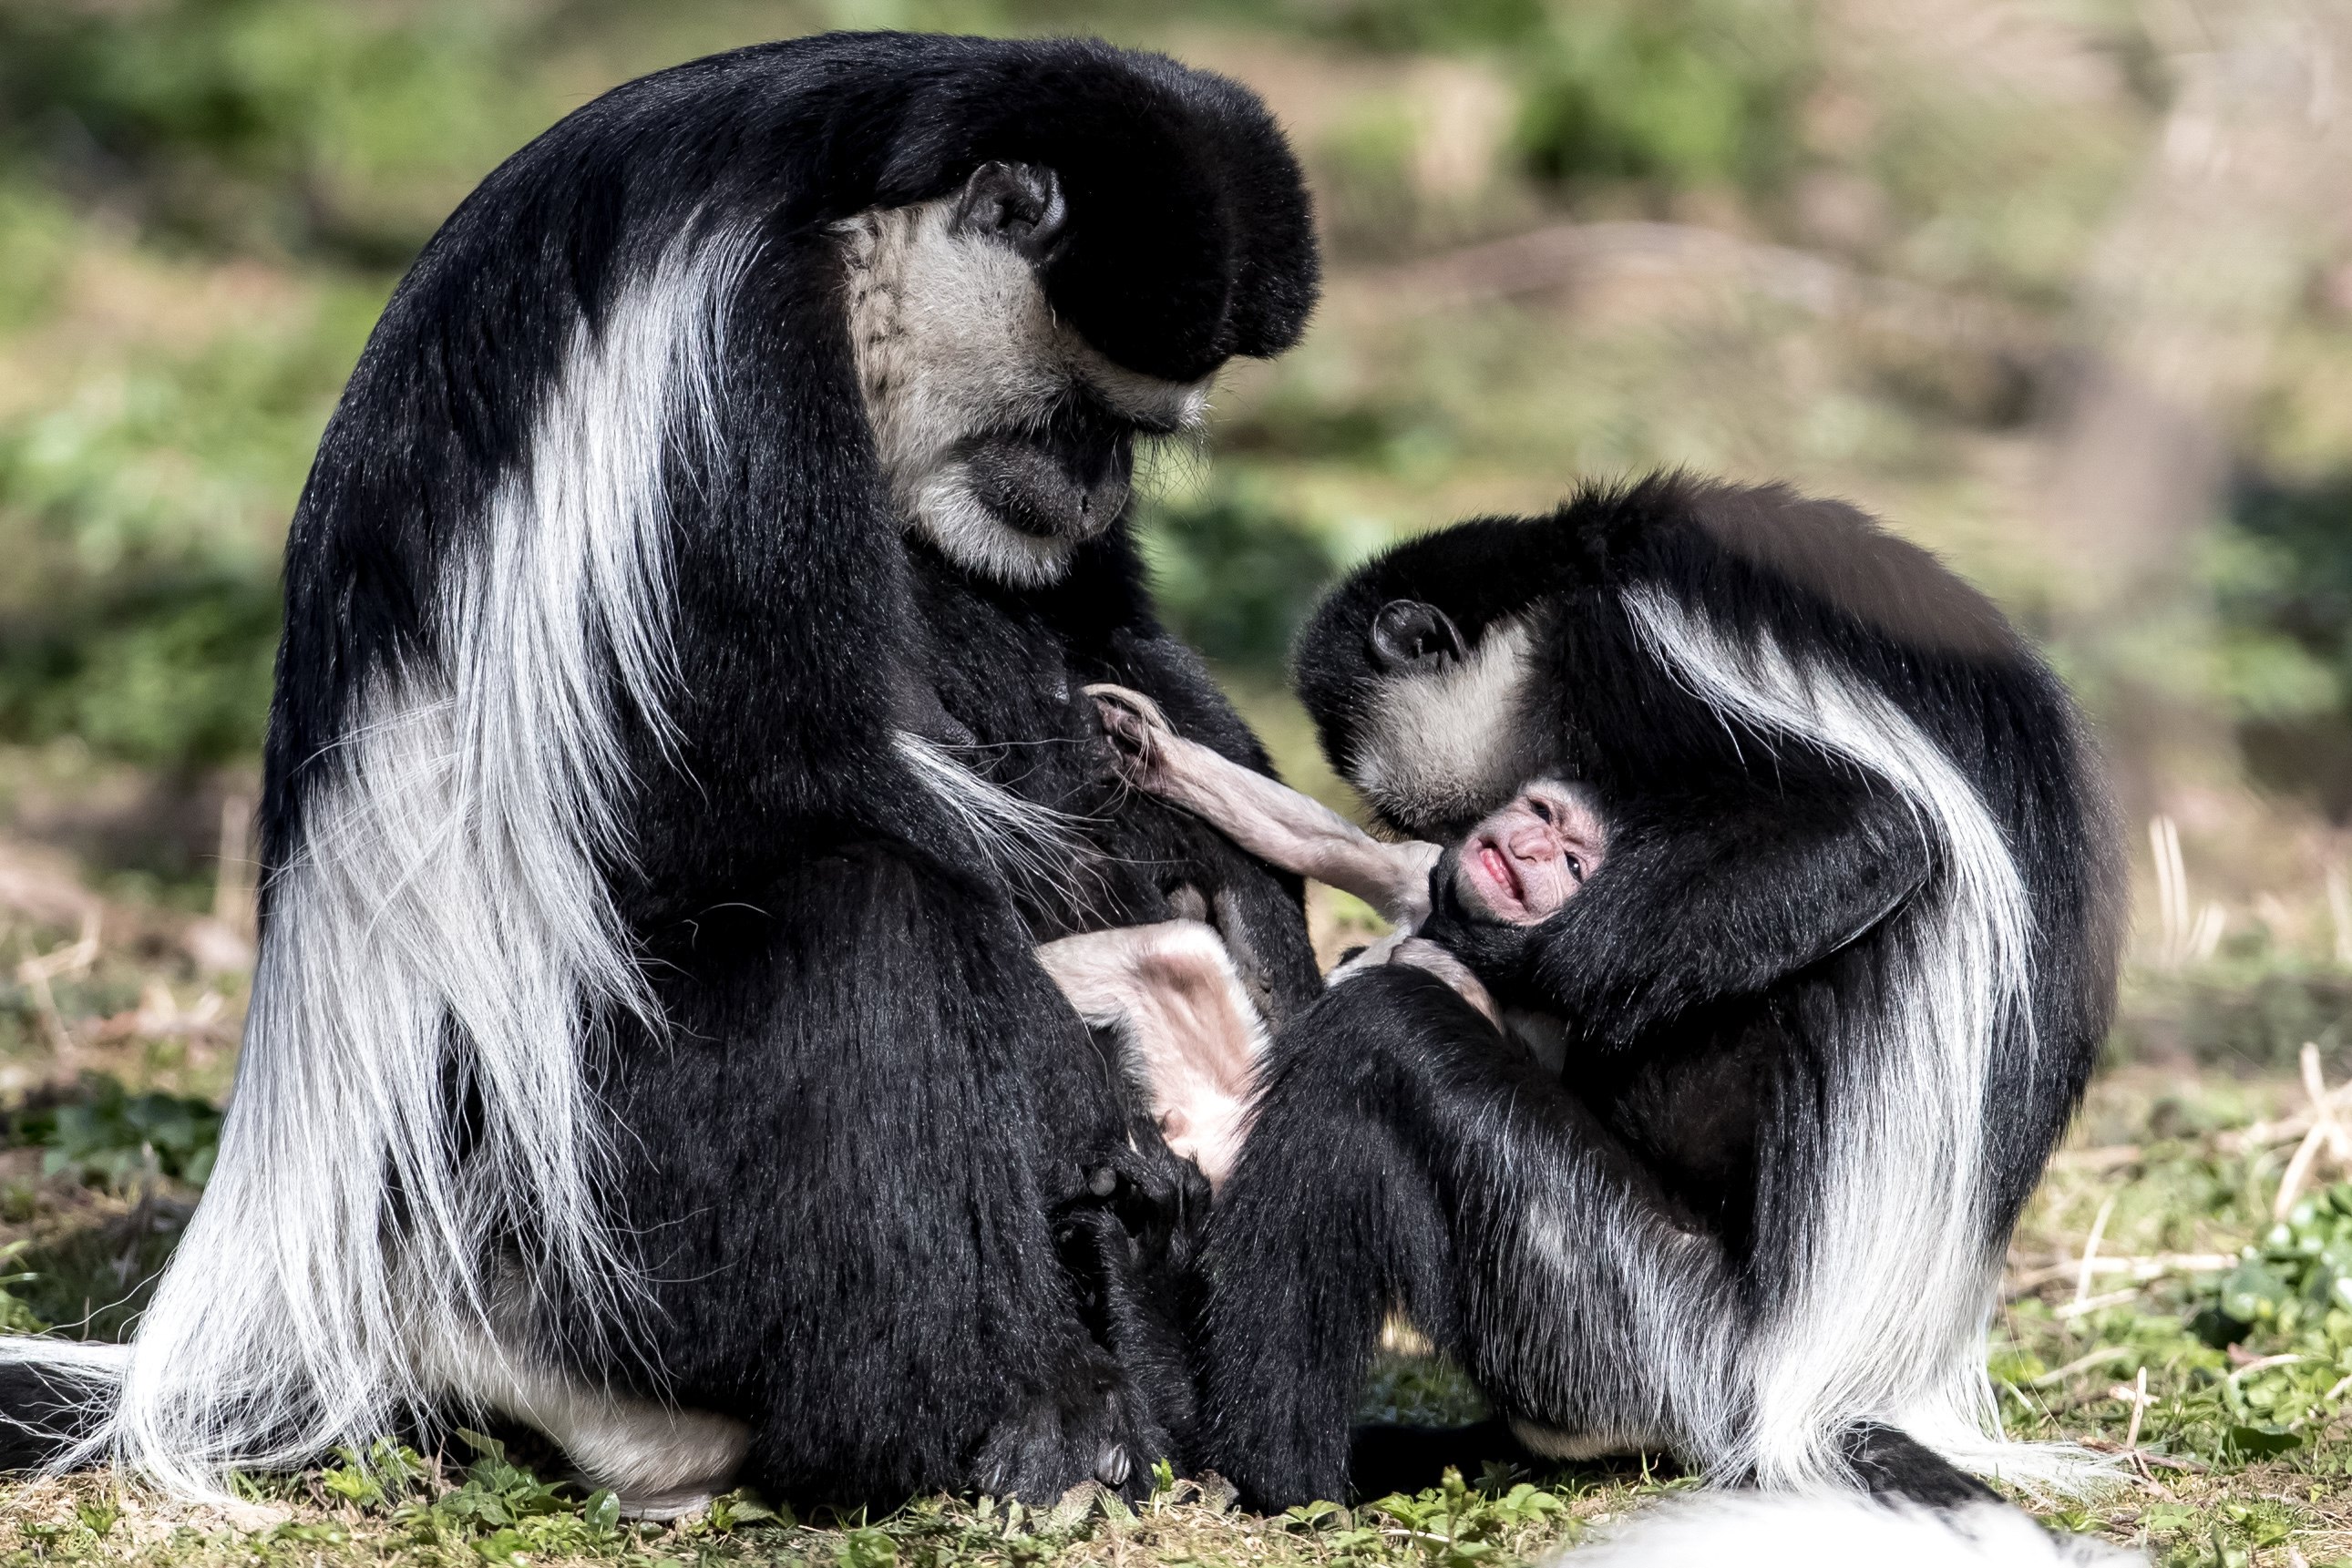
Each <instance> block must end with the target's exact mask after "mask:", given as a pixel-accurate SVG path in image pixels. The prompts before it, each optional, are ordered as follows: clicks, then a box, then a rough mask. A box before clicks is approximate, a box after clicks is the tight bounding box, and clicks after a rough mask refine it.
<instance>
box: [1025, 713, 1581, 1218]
mask: <svg viewBox="0 0 2352 1568" xmlns="http://www.w3.org/2000/svg"><path fill="white" fill-rule="evenodd" d="M1087 695H1090V696H1092V697H1094V699H1095V701H1096V705H1097V713H1098V714H1099V716H1101V719H1102V723H1103V730H1104V733H1105V735H1106V736H1108V737H1109V739H1110V741H1111V744H1112V746H1113V747H1114V748H1115V749H1116V750H1117V752H1118V756H1119V759H1120V770H1121V774H1122V776H1123V777H1124V778H1125V779H1127V781H1128V782H1129V783H1130V784H1133V785H1134V786H1136V787H1137V788H1139V789H1144V790H1146V791H1148V792H1149V793H1150V794H1152V795H1156V796H1158V797H1159V798H1160V799H1161V800H1167V801H1169V802H1171V804H1174V805H1178V806H1181V807H1183V808H1185V809H1186V810H1190V811H1192V813H1193V814H1194V815H1196V816H1198V817H1200V818H1202V820H1203V821H1207V822H1208V823H1209V824H1210V825H1211V826H1213V827H1214V828H1216V829H1217V830H1218V831H1220V832H1223V834H1225V836H1226V837H1228V838H1230V839H1232V840H1233V841H1234V842H1235V843H1236V844H1238V845H1240V846H1241V847H1242V848H1243V849H1245V850H1247V851H1248V852H1250V853H1251V854H1253V855H1255V856H1256V857H1257V858H1258V859H1260V860H1262V861H1264V862H1266V863H1267V864H1269V865H1273V866H1277V867H1279V868H1281V869H1282V870H1284V871H1286V872H1290V873H1293V874H1295V875H1298V876H1305V877H1311V878H1312V879H1314V880H1315V881H1317V882H1320V883H1325V884H1327V885H1328V886H1331V887H1336V888H1338V889H1339V890H1340V891H1341V892H1343V893H1348V894H1354V895H1355V896H1356V897H1358V898H1360V899H1362V900H1363V901H1364V902H1365V903H1366V904H1370V906H1371V907H1372V908H1373V909H1374V910H1376V911H1377V912H1379V914H1380V915H1381V917H1382V918H1383V919H1385V920H1387V921H1389V922H1390V924H1391V925H1393V926H1394V927H1395V929H1394V930H1393V931H1392V932H1391V933H1390V934H1389V935H1388V936H1384V937H1382V938H1381V940H1379V941H1378V942H1375V943H1373V944H1371V945H1370V946H1368V947H1366V948H1364V949H1363V950H1362V951H1360V953H1358V954H1356V955H1354V956H1351V957H1350V959H1349V961H1348V962H1347V963H1346V964H1344V965H1342V966H1341V967H1339V969H1338V970H1337V971H1335V972H1334V974H1333V976H1332V980H1333V982H1334V983H1337V982H1339V981H1341V980H1346V979H1349V978H1351V977H1355V976H1357V975H1360V974H1362V973H1364V972H1365V971H1366V970H1368V969H1370V967H1373V966H1375V965H1377V964H1381V963H1400V964H1410V965H1413V966H1416V967H1421V968H1424V969H1427V970H1429V971H1430V972H1431V973H1433V974H1435V975H1437V976H1439V977H1441V978H1443V979H1444V980H1445V981H1446V983H1447V984H1449V985H1451V986H1453V987H1454V989H1455V990H1457V991H1459V992H1460V993H1461V994H1462V996H1463V997H1464V998H1465V1000H1467V1001H1469V1002H1470V1004H1471V1005H1472V1006H1474V1007H1475V1008H1477V1009H1478V1010H1479V1011H1480V1012H1481V1013H1483V1014H1485V1015H1486V1018H1487V1019H1490V1020H1492V1021H1493V1022H1494V1023H1495V1024H1496V1027H1498V1028H1502V1029H1504V1030H1506V1031H1507V1032H1508V1033H1509V1034H1511V1035H1512V1036H1513V1037H1514V1038H1516V1039H1517V1040H1520V1041H1521V1043H1523V1044H1525V1045H1527V1046H1528V1049H1529V1050H1530V1051H1532V1052H1533V1053H1534V1054H1535V1055H1536V1056H1537V1057H1538V1060H1542V1061H1547V1062H1548V1064H1549V1065H1550V1066H1552V1067H1554V1068H1557V1067H1559V1065H1560V1061H1559V1055H1558V1051H1559V1043H1560V1036H1559V1030H1558V1029H1557V1026H1548V1020H1545V1019H1541V1018H1539V1017H1538V1016H1536V1015H1531V1014H1527V1013H1524V1012H1517V1011H1514V1012H1512V1013H1511V1014H1509V1015H1506V1014H1505V1013H1504V1012H1503V1011H1502V1010H1501V1009H1499V1008H1498V1007H1497V1005H1496V1002H1495V1000H1494V998H1492V997H1491V996H1490V995H1488V994H1487V991H1486V987H1485V986H1483V985H1481V984H1480V983H1479V981H1478V978H1477V977H1476V976H1475V975H1474V974H1472V973H1471V972H1470V971H1469V969H1468V968H1466V967H1464V965H1463V964H1462V963H1461V961H1460V960H1459V959H1456V958H1455V957H1454V956H1452V955H1451V954H1450V953H1448V952H1447V951H1446V950H1445V949H1444V948H1443V947H1440V946H1437V945H1435V944H1434V943H1431V942H1428V941H1424V940H1422V939H1419V938H1417V937H1415V936H1414V935H1413V933H1414V930H1415V929H1416V928H1417V927H1418V926H1419V925H1420V924H1421V923H1422V922H1423V920H1425V919H1427V918H1428V916H1429V911H1430V894H1429V889H1430V885H1431V881H1432V878H1433V877H1436V878H1439V879H1443V880H1444V881H1445V882H1446V883H1448V884H1449V885H1450V886H1451V887H1452V888H1453V889H1454V897H1455V898H1457V899H1459V900H1461V901H1462V902H1463V903H1464V904H1466V905H1473V906H1475V907H1477V908H1480V909H1482V910H1484V911H1486V913H1487V914H1488V915H1491V916H1492V917H1493V918H1496V919H1498V920H1504V921H1508V922H1511V923H1514V924H1517V925H1536V924H1538V923H1540V922H1542V921H1543V920H1545V919H1548V918H1549V916H1550V915H1552V914H1553V913H1554V912H1555V911H1557V910H1558V909H1559V906H1560V905H1561V904H1564V903H1566V902H1567V901H1568V900H1569V899H1570V898H1571V897H1573V896H1575V894H1576V892H1577V890H1578V889H1579V888H1580V887H1582V886H1583V884H1584V882H1585V879H1586V878H1588V877H1590V876H1591V874H1592V873H1593V872H1595V871H1596V870H1598V869H1599V868H1600V865H1601V859H1602V857H1603V856H1604V855H1605V854H1606V852H1607V842H1608V833H1607V831H1606V829H1605V828H1604V827H1603V826H1602V824H1601V820H1600V818H1599V816H1598V815H1597V814H1595V812H1594V811H1593V810H1592V807H1591V803H1590V801H1588V800H1586V798H1585V797H1584V795H1583V794H1582V792H1580V790H1578V789H1575V788H1574V787H1573V786H1571V785H1568V784H1564V783H1561V782H1559V780H1557V779H1538V780H1537V781H1535V782H1534V783H1531V784H1529V785H1528V786H1527V787H1526V788H1524V789H1521V790H1520V792H1519V794H1518V795H1517V798H1516V799H1514V800H1511V801H1510V802H1509V803H1508V804H1507V805H1505V806H1503V807H1502V808H1501V809H1500V810H1496V811H1495V812H1494V813H1493V814H1492V815H1490V816H1488V817H1487V818H1486V820H1485V821H1481V822H1479V823H1478V824H1477V825H1476V826H1475V827H1474V828H1472V829H1471V830H1470V831H1469V832H1468V833H1467V834H1466V835H1465V837H1464V838H1463V840H1462V841H1461V842H1460V843H1459V844H1456V845H1454V846H1453V847H1452V848H1450V849H1448V848H1446V847H1444V846H1441V845H1438V844H1433V843H1428V842H1425V841H1421V840H1417V839H1416V840H1408V841H1402V842H1397V843H1384V842H1382V841H1380V840H1378V839H1375V838H1373V837H1372V836H1371V835H1370V834H1369V833H1366V832H1365V831H1363V830H1362V829H1360V828H1359V827H1357V826H1356V825H1355V824H1354V823H1352V822H1350V821H1348V820H1347V819H1346V818H1344V817H1342V816H1340V815H1339V813H1338V812H1336V811H1333V810H1331V809H1330V808H1329V807H1328V806H1325V805H1323V804H1322V803H1321V802H1320V801H1318V800H1314V799H1313V798H1311V797H1309V796H1307V795H1302V794H1300V793H1299V792H1298V791H1297V790H1295V789H1289V788H1288V787H1286V786H1285V785H1283V784H1281V783H1280V782H1278V781H1276V779H1270V778H1268V777H1267V776H1265V774H1263V773H1257V772H1254V771H1252V770H1251V769H1249V768H1244V767H1241V766H1240V765H1238V764H1236V763H1234V762H1233V761H1232V760H1230V759H1229V758H1225V757H1223V756H1222V755H1220V754H1219V753H1217V752H1216V751H1213V750H1212V749H1211V748H1210V747H1205V746H1202V745H1201V744H1200V743H1199V742H1198V741H1193V740H1187V739H1185V738H1184V737H1182V736H1180V735H1178V734H1177V733H1176V732H1175V730H1174V729H1173V728H1172V727H1171V726H1170V725H1169V723H1168V721H1167V719H1166V718H1165V717H1164V716H1162V715H1161V714H1160V708H1159V705H1158V704H1156V703H1154V702H1152V700H1151V699H1150V698H1149V697H1147V696H1144V695H1142V694H1140V693H1138V692H1131V691H1129V690H1127V689H1125V688H1124V687H1120V686H1113V685H1096V686H1089V687H1087ZM1037 957H1038V961H1039V962H1040V963H1041V964H1043V965H1044V966H1045V972H1046V973H1047V974H1048V975H1050V976H1052V977H1053V978H1054V980H1055V984H1056V985H1058V986H1059V987H1060V988H1061V989H1062V992H1063V994H1064V995H1065V996H1066V997H1067V998H1069V1000H1070V1004H1071V1006H1073V1007H1074V1008H1076V1009H1077V1011H1078V1015H1079V1016H1080V1017H1081V1018H1083V1019H1086V1020H1087V1023H1088V1024H1090V1025H1092V1026H1094V1027H1097V1028H1107V1029H1111V1030H1116V1031H1117V1032H1118V1035H1119V1036H1120V1038H1121V1040H1122V1041H1123V1043H1124V1044H1125V1046H1126V1048H1127V1052H1128V1056H1129V1061H1130V1063H1131V1065H1132V1066H1133V1068H1134V1069H1135V1070H1136V1071H1138V1072H1139V1073H1140V1074H1141V1075H1142V1076H1143V1078H1144V1080H1145V1081H1144V1082H1143V1083H1141V1084H1139V1086H1138V1087H1139V1090H1140V1091H1141V1092H1142V1093H1143V1095H1144V1097H1145V1098H1146V1099H1147V1101H1148V1102H1149V1103H1150V1107H1151V1112H1152V1115H1153V1117H1154V1118H1155V1120H1157V1122H1158V1123H1159V1125H1160V1134H1161V1135H1162V1136H1163V1137H1165V1138H1166V1139H1167V1141H1168V1145H1169V1147H1170V1148H1171V1150H1172V1151H1174V1152H1175V1153H1176V1154H1177V1155H1180V1156H1182V1157H1184V1158H1188V1159H1191V1160H1192V1161H1193V1162H1194V1163H1195V1164H1197V1165H1199V1166H1200V1167H1201V1170H1202V1175H1204V1176H1206V1177H1207V1178H1208V1181H1209V1185H1210V1187H1211V1189H1212V1191H1213V1190H1214V1189H1215V1188H1216V1187H1218V1186H1222V1185H1223V1181H1224V1178H1225V1175H1226V1173H1227V1172H1228V1171H1229V1170H1231V1168H1232V1166H1233V1162H1234V1158H1235V1157H1237V1156H1238V1155H1239V1154H1240V1153H1241V1144H1242V1135H1243V1132H1244V1125H1245V1124H1246V1121H1247V1112H1248V1101H1249V1094H1250V1075H1251V1072H1252V1071H1253V1069H1254V1068H1255V1064H1256V1062H1257V1061H1258V1059H1259V1058H1260V1057H1261V1056H1262V1055H1263V1053H1264V1051H1265V1044H1266V1031H1265V1025H1264V1022H1263V1020H1262V1019H1260V1018H1259V1016H1258V1012H1257V1009H1256V1008H1255V1006H1253V1005H1252V1003H1251V1001H1250V998H1249V996H1248V994H1247V992H1246V991H1245V990H1244V988H1243V985H1242V982H1241V977H1240V976H1239V974H1238V972H1237V971H1236V970H1235V969H1234V964H1233V960H1232V958H1231V957H1230V956H1228V955H1227V953H1226V951H1225V947H1224V944H1223V942H1222V941H1221V940H1220V939H1219V938H1218V936H1217V935H1216V933H1215V931H1214V930H1213V928H1212V927H1211V926H1209V925H1205V924H1203V923H1202V922H1200V921H1197V920H1183V919H1179V920H1171V921H1165V922H1162V923H1160V924H1158V925H1139V926H1128V927H1125V928H1122V929H1118V930H1111V931H1097V932H1088V933H1087V934H1085V935H1082V936H1066V937H1063V938H1061V939H1059V940H1058V941H1054V942H1048V943H1045V944H1044V945H1043V946H1040V947H1039V948H1038V949H1037Z"/></svg>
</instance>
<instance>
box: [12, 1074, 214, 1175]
mask: <svg viewBox="0 0 2352 1568" xmlns="http://www.w3.org/2000/svg"><path fill="white" fill-rule="evenodd" d="M220 1133H221V1113H220V1112H219V1111H218V1110H216V1109H215V1107H214V1106H213V1105H212V1104H211V1103H208V1102H206V1101H203V1100H197V1099H192V1098H189V1097H186V1096H184V1095H178V1094H165V1093H161V1092H154V1091H150V1092H146V1093H142V1094H133V1093H131V1092H130V1091H129V1090H127V1089H125V1088H124V1087H123V1086H122V1083H121V1080H119V1079H117V1078H115V1077H113V1076H112V1075H111V1074H107V1073H86V1074H84V1075H83V1077H82V1080H81V1082H80V1084H79V1088H78V1089H77V1091H76V1092H74V1093H73V1095H72V1096H70V1097H69V1098H65V1099H60V1100H52V1101H49V1102H46V1103H40V1104H37V1105H35V1106H33V1107H31V1108H28V1109H26V1110H24V1111H21V1112H19V1113H17V1114H16V1117H15V1118H14V1120H13V1121H12V1123H11V1124H10V1127H9V1139H10V1141H11V1142H12V1143H15V1144H17V1145H29V1146H31V1147H34V1148H38V1149H41V1150H44V1151H46V1152H45V1154H44V1155H43V1157H42V1161H41V1170H42V1173H43V1174H44V1175H46V1176H75V1177H77V1178H79V1179H80V1180H82V1181H86V1182H89V1183H91V1184H93V1185H96V1186H104V1187H107V1188H110V1189H111V1190H113V1191H117V1192H125V1191H131V1190H133V1189H135V1188H136V1187H138V1186H140V1185H141V1184H142V1183H143V1182H149V1181H152V1180H153V1179H154V1178H156V1177H159V1176H161V1177H167V1178H169V1179H171V1180H173V1181H177V1182H184V1183H186V1184H187V1185H188V1186H204V1185H205V1181H206V1179H207V1178H209V1177H210V1176H211V1175H212V1170H213V1160H214V1158H215V1156H216V1155H218V1154H219V1152H220Z"/></svg>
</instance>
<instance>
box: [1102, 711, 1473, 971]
mask: <svg viewBox="0 0 2352 1568" xmlns="http://www.w3.org/2000/svg"><path fill="white" fill-rule="evenodd" d="M1087 695H1088V696H1091V697H1093V698H1094V699H1095V709H1096V712H1097V713H1098V714H1099V715H1100V716H1101V718H1102V726H1103V731H1104V733H1105V734H1106V735H1108V736H1109V737H1110V741H1111V744H1112V746H1113V747H1116V748H1117V749H1118V754H1119V759H1120V772H1121V773H1122V774H1123V775H1124V776H1125V777H1126V779H1128V781H1129V783H1131V784H1134V785H1135V786H1136V787H1137V788H1139V789H1145V790H1148V791H1150V793H1151V794H1154V795H1157V796H1159V797H1160V799H1162V800H1169V801H1171V802H1173V803H1174V804H1176V805H1179V806H1181V807H1183V808H1184V809H1185V810H1189V811H1192V813H1194V814H1195V815H1197V816H1199V817H1200V818H1202V820H1203V821H1207V822H1208V823H1209V824H1210V825H1211V826H1212V827H1214V828H1216V829H1217V830H1218V831H1221V832H1223V834H1224V835H1225V836H1226V837H1227V838H1229V839H1231V840H1233V841H1234V842H1235V843H1237V844H1239V845H1240V846H1241V847H1242V848H1244V849H1245V850H1247V851H1249V852H1250V853H1252V854H1254V855H1255V856H1257V857H1258V858H1259V859H1260V860H1263V861H1265V862H1269V863H1270V864H1273V865H1278V866H1280V867H1282V869H1283V870H1285V871H1287V872H1293V873H1297V874H1298V875H1300V876H1306V877H1312V878H1314V879H1315V880H1316V881H1317V882H1320V883H1328V885H1330V886H1332V887H1336V888H1338V889H1339V890H1340V891H1341V892H1343V893H1351V894H1355V895H1356V896H1357V897H1358V898H1360V899H1362V900H1363V901H1364V902H1365V903H1366V904H1370V905H1371V906H1372V907H1373V908H1374V909H1377V910H1378V911H1380V913H1381V915H1382V916H1383V917H1384V918H1386V919H1388V920H1389V921H1390V922H1391V923H1392V924H1394V925H1400V926H1404V927H1407V928H1410V927H1412V926H1415V925H1420V924H1421V922H1422V921H1423V920H1424V919H1426V918H1428V915H1429V873H1430V871H1431V869H1432V868H1433V867H1434V866H1435V865H1436V864H1437V861H1438V857H1439V855H1440V854H1441V853H1442V851H1441V850H1440V849H1439V847H1438V846H1437V845H1435V844H1430V843H1421V842H1418V841H1414V842H1407V843H1401V844H1384V843H1382V842H1381V841H1379V840H1378V839H1375V838H1373V837H1372V836H1371V835H1370V833H1367V832H1365V831H1363V830H1362V829H1361V828H1359V827H1357V826H1356V825H1355V824H1354V823H1353V822H1350V821H1348V820H1347V819H1346V818H1345V817H1342V816H1340V815H1339V813H1338V812H1337V811H1334V810H1331V809H1330V808H1328V807H1327V806H1325V805H1323V804H1322V803H1321V802H1320V801H1318V800H1312V799H1310V798H1309V797H1307V796H1305V795H1302V794H1300V793H1299V792H1298V791H1297V790H1296V789H1286V788H1285V787H1284V786H1282V785H1280V784H1277V783H1276V782H1275V781H1274V780H1273V779H1268V778H1266V777H1265V775H1264V774H1262V773H1254V772H1252V771H1250V769H1248V768H1244V767H1242V766H1241V765H1240V764H1239V763H1237V762H1232V761H1228V760H1227V759H1226V758H1223V757H1221V756H1219V755H1218V754H1217V753H1216V752H1214V751H1212V750H1210V749H1209V748H1208V747H1205V746H1202V745H1201V744H1200V743H1198V742H1197V741H1191V740H1187V739H1185V738H1184V737H1182V736H1180V735H1178V734H1177V733H1176V732H1175V731H1174V730H1173V729H1171V727H1169V724H1168V721H1167V719H1166V718H1164V717H1163V716H1161V715H1160V708H1159V706H1158V705H1157V704H1155V703H1153V702H1152V700H1151V699H1150V697H1147V696H1144V695H1142V694H1140V693H1139V692H1131V691H1129V690H1128V689H1127V688H1126V687H1124V686H1112V685H1096V686H1088V687H1087Z"/></svg>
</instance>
